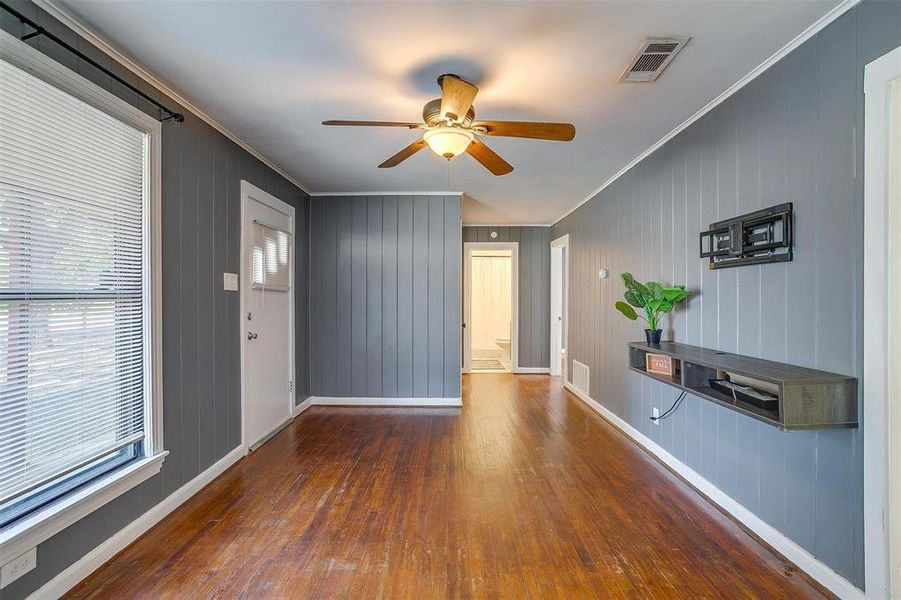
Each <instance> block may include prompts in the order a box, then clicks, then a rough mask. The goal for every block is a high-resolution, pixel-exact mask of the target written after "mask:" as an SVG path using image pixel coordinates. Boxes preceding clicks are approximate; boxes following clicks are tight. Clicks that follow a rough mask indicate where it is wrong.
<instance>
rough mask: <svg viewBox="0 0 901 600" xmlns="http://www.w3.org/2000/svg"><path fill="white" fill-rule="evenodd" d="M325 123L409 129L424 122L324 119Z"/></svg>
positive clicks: (420, 125) (415, 127) (343, 125)
mask: <svg viewBox="0 0 901 600" xmlns="http://www.w3.org/2000/svg"><path fill="white" fill-rule="evenodd" d="M322 124H323V125H338V126H341V127H406V128H407V129H419V128H420V127H422V123H408V122H405V121H334V120H333V121H323V122H322Z"/></svg>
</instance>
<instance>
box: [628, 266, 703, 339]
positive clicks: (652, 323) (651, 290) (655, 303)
mask: <svg viewBox="0 0 901 600" xmlns="http://www.w3.org/2000/svg"><path fill="white" fill-rule="evenodd" d="M620 278H621V279H622V280H623V285H625V286H626V293H625V294H624V295H623V298H624V299H625V302H623V301H622V300H620V301H619V302H617V303H616V310H618V311H619V312H621V313H622V314H623V316H624V317H626V318H627V319H629V320H630V321H635V320H636V319H639V318H641V319H644V320H645V321H647V323H648V329H651V330H657V329H660V327H659V326H658V325H659V324H660V317H661V316H662V315H665V314H666V313H668V312H670V311H672V310H673V308H674V307H675V306H676V304H678V303H679V302H682V301H683V300H685V299H686V298H688V292H687V291H685V286H684V285H674V286H673V287H663V284H661V283H659V282H657V281H649V282H647V283H641V282H640V281H638V280H636V279H635V278H634V277H633V276H632V274H631V273H621V274H620ZM633 307H634V308H633ZM636 308H638V309H641V310H642V311H643V312H644V314H643V315H641V314H639V313H637V312H636V311H635V309H636Z"/></svg>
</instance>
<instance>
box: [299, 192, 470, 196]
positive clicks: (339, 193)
mask: <svg viewBox="0 0 901 600" xmlns="http://www.w3.org/2000/svg"><path fill="white" fill-rule="evenodd" d="M462 195H463V192H434V191H433V192H313V193H311V194H310V196H322V197H328V196H462Z"/></svg>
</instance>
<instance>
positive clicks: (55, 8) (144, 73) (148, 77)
mask: <svg viewBox="0 0 901 600" xmlns="http://www.w3.org/2000/svg"><path fill="white" fill-rule="evenodd" d="M33 1H34V4H36V5H37V6H38V7H39V8H42V9H44V10H45V11H47V12H48V13H49V14H50V16H52V17H54V18H55V19H57V20H58V21H59V22H61V23H62V24H63V25H65V26H66V27H68V28H69V29H71V30H72V31H74V32H75V33H76V34H78V35H80V36H81V37H83V38H84V39H86V40H87V41H89V42H90V43H91V44H93V45H94V46H96V47H97V48H98V49H99V50H100V51H101V52H103V53H104V54H106V55H107V56H109V57H110V58H112V59H113V60H115V61H116V62H118V63H119V64H120V65H122V66H123V67H125V68H126V69H128V70H129V71H131V72H132V73H134V74H135V75H137V76H138V77H140V78H141V79H143V80H144V81H146V82H147V83H149V84H150V85H152V86H153V87H155V88H156V89H157V90H159V91H160V92H162V93H163V94H165V95H166V96H168V97H169V98H171V99H172V100H174V101H175V102H176V103H177V104H180V105H181V106H183V107H184V108H185V109H186V110H187V111H190V112H191V113H193V114H194V115H195V116H197V117H198V118H199V119H200V120H202V121H204V122H205V123H206V124H207V125H209V126H210V127H212V128H213V129H215V130H216V131H218V132H219V133H221V134H222V135H224V136H225V137H227V138H228V139H230V140H231V141H233V142H234V143H236V144H237V145H238V146H240V147H241V148H243V149H244V150H246V151H247V152H248V153H250V154H251V155H252V156H254V157H255V158H256V159H258V160H259V161H260V162H262V163H263V164H264V165H266V166H267V167H269V168H270V169H272V170H273V171H275V172H276V173H278V174H279V175H281V176H282V177H284V178H285V179H287V180H288V181H290V182H291V183H293V184H294V185H296V186H297V187H299V188H300V189H302V190H303V191H304V192H306V193H307V194H309V193H310V191H309V190H308V189H307V187H306V186H305V185H304V184H303V183H302V182H301V181H300V180H299V179H297V178H296V177H294V176H293V175H290V174H289V173H288V172H287V171H286V170H284V169H282V168H281V167H279V166H278V165H277V164H275V162H273V161H272V160H270V159H268V158H266V156H264V155H263V154H262V153H261V152H259V151H258V150H256V149H255V148H254V147H253V146H251V145H250V144H248V143H246V142H244V141H243V140H241V139H240V138H238V137H237V136H236V135H235V134H233V133H232V132H231V131H229V130H228V129H226V128H225V126H224V125H222V124H221V123H219V122H218V121H216V120H215V119H213V118H212V117H211V116H209V115H208V114H207V113H205V112H204V111H203V110H201V109H200V108H198V107H197V105H196V104H194V103H192V102H191V101H190V100H188V99H187V98H185V97H184V96H182V95H181V94H179V93H178V92H176V91H175V90H174V89H172V88H171V87H169V86H168V85H167V84H165V83H163V81H162V80H160V79H159V78H158V77H157V76H156V75H154V74H152V73H151V72H150V71H149V70H147V68H145V67H143V66H141V65H140V64H138V63H137V62H136V61H135V60H133V59H132V58H130V57H129V56H127V55H126V54H125V53H123V52H122V51H121V50H119V49H118V48H116V47H115V46H114V45H113V44H112V43H111V42H109V41H107V40H106V39H105V38H104V37H102V36H101V35H99V34H98V33H97V32H95V31H94V30H93V29H91V28H90V27H88V26H87V25H86V24H84V23H83V22H82V21H81V20H80V19H78V18H77V17H75V16H74V15H73V14H72V13H71V12H69V10H68V9H66V8H63V7H62V6H59V5H58V4H57V3H56V0H33Z"/></svg>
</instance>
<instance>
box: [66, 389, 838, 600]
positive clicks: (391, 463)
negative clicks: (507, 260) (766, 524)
mask: <svg viewBox="0 0 901 600" xmlns="http://www.w3.org/2000/svg"><path fill="white" fill-rule="evenodd" d="M463 396H464V407H463V408H462V409H399V408H327V407H313V408H311V409H309V410H307V412H305V413H304V414H303V415H301V416H300V417H298V418H297V419H296V420H295V422H294V423H292V424H291V425H289V426H288V427H287V428H286V429H285V430H284V431H282V432H281V433H279V434H278V435H277V436H275V437H274V438H273V439H272V440H270V441H269V442H268V443H266V444H265V445H264V446H262V447H261V448H260V449H259V450H257V451H256V452H254V453H253V454H252V455H250V456H249V457H247V458H245V459H243V460H241V461H240V462H239V463H237V464H236V465H235V466H234V467H232V468H231V469H230V470H228V471H227V472H226V473H224V474H223V475H222V476H220V477H219V478H218V479H216V480H215V481H214V482H213V483H212V484H211V485H210V486H208V487H207V488H206V489H204V490H203V491H201V492H200V493H199V494H197V495H196V496H195V497H194V498H192V499H191V500H190V501H188V502H187V503H186V504H185V505H183V506H182V507H181V508H179V509H178V510H177V511H175V512H174V513H172V514H171V515H170V516H169V517H168V518H166V519H165V520H163V521H162V522H161V523H160V524H159V525H157V526H156V527H154V528H153V529H152V530H150V531H149V532H148V533H147V534H146V535H145V536H143V537H142V538H140V539H139V540H137V541H136V542H135V543H134V544H132V545H131V546H130V547H128V548H127V549H126V550H125V551H123V552H122V553H121V554H119V555H118V556H117V557H115V558H114V559H113V560H112V561H110V562H109V563H107V564H106V565H105V566H104V567H102V568H101V569H99V570H98V571H97V572H95V573H94V574H93V575H91V576H90V577H89V578H88V579H87V580H85V581H84V582H82V583H81V584H80V585H79V586H78V587H76V588H75V589H74V590H73V591H72V592H71V593H70V594H69V596H68V597H70V598H100V597H104V598H130V597H145V598H213V597H216V598H444V597H503V598H539V597H548V598H554V597H579V598H591V597H597V598H618V597H628V598H639V597H640V598H649V597H660V598H799V597H822V596H824V595H825V593H824V592H823V591H822V590H821V589H820V588H818V587H817V586H815V585H814V584H812V583H811V582H810V580H809V579H808V578H807V577H806V576H805V575H803V574H801V573H791V570H790V569H788V570H786V569H785V568H784V567H785V565H783V563H782V561H781V560H780V559H779V557H778V556H776V555H774V554H773V553H772V552H771V551H770V550H769V549H768V548H766V547H764V546H763V545H761V544H760V543H758V542H757V541H756V540H755V539H754V538H752V537H751V536H750V535H749V534H748V533H746V532H745V531H743V530H742V529H741V528H740V527H739V526H738V525H736V523H734V522H733V521H732V520H730V519H728V518H727V517H725V516H724V515H723V514H721V513H720V512H718V511H717V510H716V509H714V508H713V507H712V506H711V505H710V504H709V503H708V502H707V501H706V500H705V499H703V498H702V497H701V496H699V495H698V494H697V493H696V492H695V491H693V490H692V489H691V488H690V487H688V486H687V485H686V484H685V483H683V482H682V481H681V480H679V479H678V478H677V477H676V476H675V475H673V474H672V473H670V472H669V471H668V470H666V469H665V468H663V467H662V466H660V465H659V464H658V463H657V462H656V461H654V460H653V459H652V458H651V457H650V456H648V455H647V454H646V453H645V452H644V451H642V450H641V449H640V448H639V447H638V446H636V445H635V444H634V443H632V442H631V441H630V440H628V439H627V438H626V437H624V436H623V435H622V434H621V433H619V432H618V431H617V430H616V429H615V428H613V427H612V426H611V425H609V424H608V423H607V422H606V421H604V420H603V419H602V418H601V417H599V416H598V415H597V414H595V413H594V412H592V411H591V410H590V409H588V408H587V407H586V406H584V405H583V404H582V403H581V402H580V401H579V400H577V399H575V398H574V397H572V396H570V395H569V394H567V393H566V392H564V391H563V390H562V389H561V388H560V385H559V380H556V379H551V378H549V377H545V376H513V375H508V374H497V375H494V374H490V375H489V374H484V375H482V374H480V375H473V376H469V377H465V378H464V380H463Z"/></svg>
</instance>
